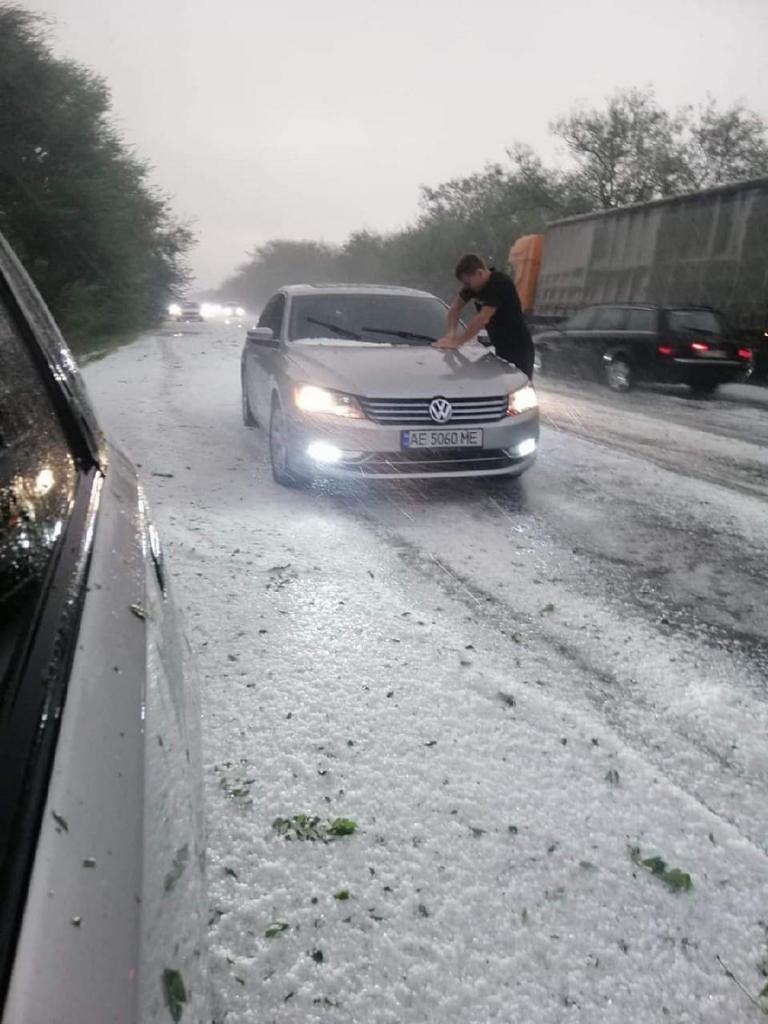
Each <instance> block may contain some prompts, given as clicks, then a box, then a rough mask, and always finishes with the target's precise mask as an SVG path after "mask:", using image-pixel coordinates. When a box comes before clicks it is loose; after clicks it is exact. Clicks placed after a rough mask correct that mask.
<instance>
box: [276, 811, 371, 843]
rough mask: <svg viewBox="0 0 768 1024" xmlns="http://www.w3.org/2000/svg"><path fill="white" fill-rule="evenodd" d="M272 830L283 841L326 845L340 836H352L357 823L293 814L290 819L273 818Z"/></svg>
mask: <svg viewBox="0 0 768 1024" xmlns="http://www.w3.org/2000/svg"><path fill="white" fill-rule="evenodd" d="M272 828H273V830H274V831H275V832H276V833H277V834H278V835H279V836H282V837H283V838H284V839H289V840H290V839H298V840H300V841H301V842H318V841H320V842H325V843H328V842H330V841H331V840H333V839H338V838H339V837H340V836H351V835H353V833H355V832H356V831H357V822H356V821H353V820H352V819H351V818H333V819H331V820H326V819H324V818H320V817H319V816H318V815H309V814H294V815H293V817H292V818H275V820H274V821H273V822H272Z"/></svg>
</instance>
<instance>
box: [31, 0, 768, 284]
mask: <svg viewBox="0 0 768 1024" xmlns="http://www.w3.org/2000/svg"><path fill="white" fill-rule="evenodd" d="M28 6H29V7H31V8H34V9H36V10H39V11H42V12H44V13H47V14H49V15H51V16H52V17H54V18H55V19H56V22H57V25H56V28H55V48H56V50H57V52H59V53H62V54H67V55H69V56H71V57H73V58H75V59H77V60H80V61H82V62H83V63H85V64H88V65H90V66H91V67H93V68H94V69H95V70H97V71H99V72H100V73H101V74H102V75H104V76H105V77H106V79H107V80H108V82H109V85H110V86H111V89H112V95H113V101H114V108H115V112H116V115H117V119H118V124H119V125H120V127H121V129H122V131H123V133H124V135H125V137H126V139H127V140H128V141H129V142H131V143H132V144H135V146H136V147H137V149H138V151H139V153H140V154H141V155H142V156H144V157H146V158H147V159H149V160H150V161H151V162H152V164H153V165H154V167H155V181H156V182H157V184H159V185H160V186H161V187H162V188H164V189H165V190H167V191H168V192H170V193H172V194H173V196H174V197H175V205H176V208H177V210H178V212H179V213H180V214H182V215H184V216H187V217H190V218H191V219H193V220H194V222H195V227H196V230H197V232H198V234H199V236H200V244H199V246H198V248H197V250H196V251H195V253H194V255H193V266H194V269H195V272H196V273H197V275H198V283H199V284H200V285H201V286H212V285H215V284H217V283H219V282H220V280H221V279H222V278H223V277H224V276H225V275H226V274H227V273H229V272H230V271H231V270H232V269H233V268H234V267H235V266H236V265H237V264H238V263H239V262H241V261H242V260H243V258H244V256H245V253H246V251H247V250H248V249H249V248H251V247H252V246H253V245H255V244H257V243H259V242H263V241H265V240H266V239H268V238H271V237H275V236H282V237H288V238H323V239H326V240H328V241H337V240H340V239H342V238H343V237H344V236H345V235H346V234H348V233H349V232H350V231H351V230H354V229H355V228H359V227H369V228H373V229H384V230H386V229H391V228H396V227H399V226H401V225H403V224H405V223H406V222H407V221H408V220H410V219H411V218H412V217H413V215H414V213H415V211H416V207H417V202H418V186H419V185H420V184H421V183H433V184H434V183H437V182H439V181H442V180H445V179H446V178H449V177H452V176H454V175H458V174H464V173H466V172H470V171H473V170H477V169H480V168H481V167H482V166H483V164H484V163H486V162H487V161H493V160H502V159H504V153H505V147H507V146H508V145H509V144H510V143H512V142H513V141H514V140H516V139H520V140H523V141H525V142H528V143H530V144H531V145H533V146H534V147H536V148H537V149H539V150H540V151H541V152H543V153H544V154H545V155H547V156H554V155H556V152H557V150H556V147H555V144H554V143H553V141H552V139H551V138H550V136H549V135H548V131H547V125H548V123H549V122H550V121H551V120H552V119H553V118H554V117H555V116H556V115H557V114H559V113H561V112H564V111H566V110H567V109H568V108H569V107H570V106H572V104H573V103H574V102H576V101H577V100H585V101H587V102H598V101H599V100H600V99H602V97H603V96H605V94H606V93H608V92H610V91H612V90H613V89H615V88H618V87H626V86H631V85H640V86H642V85H645V84H648V83H651V84H653V85H654V86H655V88H656V91H657V94H658V97H659V99H660V100H661V101H662V103H664V104H665V105H668V106H677V105H680V104H684V103H696V102H698V101H699V100H701V99H703V97H704V96H705V94H706V93H707V92H709V93H711V94H712V95H713V96H714V97H715V98H716V99H717V100H718V101H720V102H723V103H728V102H730V101H733V100H736V99H739V98H743V99H744V100H745V101H746V102H747V103H748V104H749V105H750V106H752V107H753V108H754V109H756V110H758V111H760V113H762V114H763V115H766V116H768V75H766V73H765V71H766V48H767V45H768V0H632V2H626V0H527V2H525V3H523V2H520V0H488V2H486V3H485V4H483V3H481V2H478V0H473V2H472V3H464V4H460V3H457V2H455V0H377V2H375V3H372V2H370V0H322V2H319V0H283V2H282V3H279V2H275V0H270V2H269V3H265V2H264V0H216V2H214V0H122V2H119V0H28Z"/></svg>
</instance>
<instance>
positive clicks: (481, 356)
mask: <svg viewBox="0 0 768 1024" xmlns="http://www.w3.org/2000/svg"><path fill="white" fill-rule="evenodd" d="M445 317H446V306H445V304H444V303H443V302H441V301H440V299H438V298H436V297H435V296H434V295H430V294H429V293H428V292H421V291H415V290H412V289H408V288H393V287H385V286H361V285H348V286H344V285H322V286H319V285H292V286H290V287H287V288H283V289H281V290H280V291H279V292H278V293H277V294H276V295H274V296H273V297H272V298H271V299H270V301H269V302H268V303H267V305H266V306H265V307H264V310H263V312H262V314H261V317H260V319H259V323H258V326H257V327H255V328H253V329H251V330H250V331H248V334H247V337H246V341H245V346H244V348H243V353H242V359H241V382H242V408H243V421H244V422H245V424H246V425H247V426H249V427H253V426H261V427H263V429H264V430H265V431H266V432H267V433H268V437H269V452H270V458H271V463H272V472H273V475H274V477H275V480H277V482H278V483H280V484H284V485H288V486H290V485H296V484H301V483H303V482H305V481H307V480H311V479H313V478H315V477H342V478H354V477H379V478H395V477H403V476H408V477H461V476H518V475H519V474H520V473H522V472H524V470H526V469H527V468H528V467H529V466H530V465H531V463H532V462H533V461H534V459H535V457H536V449H537V446H538V439H539V413H538V402H537V399H536V393H535V391H534V389H533V387H532V386H531V384H530V382H529V380H528V378H527V376H526V375H525V374H524V373H522V372H521V371H520V370H518V369H517V368H516V367H514V366H512V365H511V364H509V363H507V362H504V361H503V360H501V359H499V358H498V357H497V356H496V355H495V354H494V353H493V352H492V351H489V350H488V349H487V348H485V347H484V346H483V345H481V344H479V343H477V342H475V343H472V344H470V345H466V346H464V347H463V348H462V349H461V350H460V351H458V350H456V351H439V350H437V349H434V348H432V342H433V341H435V340H436V339H437V338H439V337H440V336H441V335H442V334H443V333H444V329H445Z"/></svg>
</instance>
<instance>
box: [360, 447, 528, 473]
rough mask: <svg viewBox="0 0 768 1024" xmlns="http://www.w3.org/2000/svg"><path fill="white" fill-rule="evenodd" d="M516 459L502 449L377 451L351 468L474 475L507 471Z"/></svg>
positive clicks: (372, 470)
mask: <svg viewBox="0 0 768 1024" xmlns="http://www.w3.org/2000/svg"><path fill="white" fill-rule="evenodd" d="M515 461H516V460H515V459H514V458H513V457H512V456H510V454H509V453H508V452H506V451H504V450H503V449H501V448H498V449H494V448H478V449H477V451H476V452H472V451H471V450H467V449H466V448H420V449H412V450H411V451H403V452H376V453H375V454H372V455H369V456H368V457H367V458H365V459H363V460H361V461H360V462H359V463H357V464H356V465H355V466H354V467H353V466H349V467H346V468H349V469H352V468H356V469H359V470H360V473H361V475H368V474H370V475H375V474H377V473H387V474H388V473H401V474H402V475H403V476H408V475H409V474H410V473H417V474H419V473H477V472H478V471H482V470H492V469H506V468H507V467H508V466H511V465H512V463H513V462H515Z"/></svg>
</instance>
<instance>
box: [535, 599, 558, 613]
mask: <svg viewBox="0 0 768 1024" xmlns="http://www.w3.org/2000/svg"><path fill="white" fill-rule="evenodd" d="M554 610H555V606H554V605H553V604H552V602H551V601H550V602H549V604H545V605H544V607H543V608H542V609H541V612H540V613H539V614H540V615H551V614H552V612H553V611H554Z"/></svg>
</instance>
